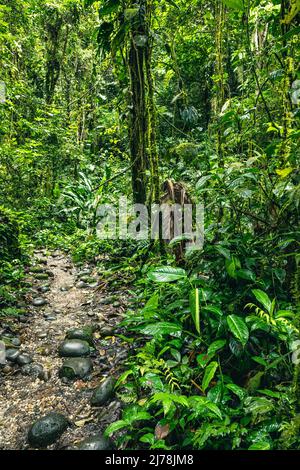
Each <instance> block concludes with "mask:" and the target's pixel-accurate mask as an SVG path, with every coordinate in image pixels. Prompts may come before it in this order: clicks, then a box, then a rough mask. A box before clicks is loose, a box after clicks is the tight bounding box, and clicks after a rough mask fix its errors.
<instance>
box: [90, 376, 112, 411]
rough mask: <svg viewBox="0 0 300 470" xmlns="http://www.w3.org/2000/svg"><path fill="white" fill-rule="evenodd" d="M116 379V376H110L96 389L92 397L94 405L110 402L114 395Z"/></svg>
mask: <svg viewBox="0 0 300 470" xmlns="http://www.w3.org/2000/svg"><path fill="white" fill-rule="evenodd" d="M115 384H116V379H115V378H114V377H108V378H107V379H106V380H105V381H104V382H103V383H102V384H101V385H99V387H97V388H96V389H95V390H94V393H93V395H92V398H91V405H92V406H102V405H105V403H107V402H108V400H109V399H110V398H112V396H113V395H114V387H115Z"/></svg>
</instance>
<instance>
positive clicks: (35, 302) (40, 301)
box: [32, 297, 47, 307]
mask: <svg viewBox="0 0 300 470" xmlns="http://www.w3.org/2000/svg"><path fill="white" fill-rule="evenodd" d="M46 303H47V300H46V299H43V298H42V297H36V298H35V299H33V301H32V305H34V306H35V307H43V305H46Z"/></svg>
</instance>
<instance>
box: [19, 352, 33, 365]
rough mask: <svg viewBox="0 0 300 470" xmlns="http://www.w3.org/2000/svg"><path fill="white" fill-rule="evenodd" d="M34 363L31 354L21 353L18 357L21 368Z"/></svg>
mask: <svg viewBox="0 0 300 470" xmlns="http://www.w3.org/2000/svg"><path fill="white" fill-rule="evenodd" d="M31 362H32V357H31V356H29V354H26V353H21V354H19V356H18V357H17V363H18V364H19V366H25V365H26V364H30V363H31Z"/></svg>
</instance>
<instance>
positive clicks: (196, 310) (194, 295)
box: [190, 289, 200, 334]
mask: <svg viewBox="0 0 300 470" xmlns="http://www.w3.org/2000/svg"><path fill="white" fill-rule="evenodd" d="M190 309H191V314H192V318H193V320H194V324H195V328H196V331H197V332H198V333H199V334H200V302H199V289H193V290H192V291H191V293H190Z"/></svg>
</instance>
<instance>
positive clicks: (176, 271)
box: [148, 266, 186, 282]
mask: <svg viewBox="0 0 300 470" xmlns="http://www.w3.org/2000/svg"><path fill="white" fill-rule="evenodd" d="M185 277H186V272H185V270H184V269H181V268H172V266H162V267H160V268H155V269H154V270H153V271H151V272H150V273H148V278H149V279H150V280H151V281H155V282H172V281H177V280H178V279H184V278H185Z"/></svg>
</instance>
